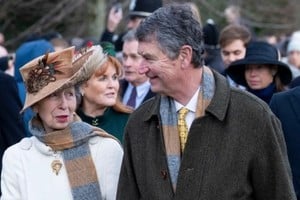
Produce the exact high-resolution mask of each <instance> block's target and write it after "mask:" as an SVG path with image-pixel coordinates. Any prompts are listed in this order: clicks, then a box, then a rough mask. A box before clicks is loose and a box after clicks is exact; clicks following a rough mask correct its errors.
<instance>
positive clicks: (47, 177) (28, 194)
mask: <svg viewBox="0 0 300 200" xmlns="http://www.w3.org/2000/svg"><path fill="white" fill-rule="evenodd" d="M74 49H75V48H74V47H71V48H68V49H64V50H62V51H57V52H53V53H48V54H46V55H44V56H41V57H38V58H36V59H33V60H32V61H30V62H28V63H27V64H25V65H24V66H23V67H22V68H20V72H21V74H22V77H23V78H24V82H25V83H26V86H27V87H26V88H27V90H26V101H25V104H24V107H23V109H22V110H23V111H24V110H26V109H27V108H29V107H32V110H33V111H34V112H35V113H36V115H35V116H34V117H33V118H32V119H31V121H30V131H31V134H32V135H33V136H32V137H30V138H24V139H23V140H21V141H20V142H19V143H17V144H15V145H13V146H11V147H9V148H8V149H7V150H6V151H5V153H4V156H3V169H2V175H1V177H2V179H1V187H2V197H1V199H3V200H5V199H15V200H17V199H22V200H23V199H30V200H41V199H43V200H48V199H49V200H50V199H51V200H53V199H64V200H68V199H70V200H71V199H73V200H82V199H89V200H99V199H107V200H114V199H115V195H116V189H117V183H118V178H119V171H120V166H121V161H122V155H123V151H122V147H121V145H120V143H119V142H118V141H117V140H116V139H115V138H114V137H113V136H111V135H109V134H108V133H106V132H105V131H104V130H102V129H99V128H97V127H93V126H91V125H89V124H87V123H85V122H82V121H81V120H80V118H79V117H78V116H77V115H76V114H75V109H76V106H77V98H76V97H77V90H78V89H77V87H78V84H79V85H80V83H82V82H84V81H85V80H86V79H88V78H89V77H90V75H91V73H92V72H93V71H94V69H93V67H96V66H99V65H101V63H102V62H103V61H104V60H105V59H106V58H105V55H104V54H103V52H102V48H101V47H100V46H94V47H92V48H90V49H87V50H83V51H81V54H79V55H76V56H75V58H76V59H75V60H74V62H73V63H72V59H73V53H74ZM91 62H93V63H94V64H95V65H90V63H91Z"/></svg>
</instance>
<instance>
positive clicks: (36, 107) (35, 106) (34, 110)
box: [31, 104, 39, 114]
mask: <svg viewBox="0 0 300 200" xmlns="http://www.w3.org/2000/svg"><path fill="white" fill-rule="evenodd" d="M31 109H32V111H33V112H34V113H35V114H37V113H38V112H39V109H38V106H37V104H34V105H32V106H31Z"/></svg>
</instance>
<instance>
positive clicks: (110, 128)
mask: <svg viewBox="0 0 300 200" xmlns="http://www.w3.org/2000/svg"><path fill="white" fill-rule="evenodd" d="M76 112H77V114H78V115H79V117H80V118H81V120H82V121H84V122H86V123H88V124H91V125H93V126H96V127H99V128H102V129H103V130H105V131H106V132H107V133H109V134H111V135H113V136H115V137H116V138H117V139H118V140H119V141H120V142H122V141H123V132H124V128H125V125H126V123H127V120H128V118H129V115H130V114H129V113H121V112H117V111H115V110H114V109H113V108H112V107H108V108H107V109H106V110H105V112H104V114H103V115H101V116H97V117H90V116H87V115H85V114H84V113H83V112H82V110H81V109H78V110H77V111H76Z"/></svg>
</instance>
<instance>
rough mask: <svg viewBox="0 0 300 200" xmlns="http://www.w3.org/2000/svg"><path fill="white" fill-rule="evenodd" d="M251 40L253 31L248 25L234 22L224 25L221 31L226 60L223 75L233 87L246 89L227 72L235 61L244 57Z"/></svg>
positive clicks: (220, 39)
mask: <svg viewBox="0 0 300 200" xmlns="http://www.w3.org/2000/svg"><path fill="white" fill-rule="evenodd" d="M250 41H251V33H250V31H249V30H248V29H247V27H245V26H242V25H237V24H232V25H228V26H226V27H224V28H223V29H222V30H221V32H220V38H219V44H220V48H221V56H222V60H223V62H224V67H225V69H224V71H223V73H222V74H223V75H225V76H226V78H227V81H228V82H229V84H230V85H231V86H233V87H237V88H240V89H245V88H244V87H243V86H241V85H238V84H237V83H235V82H234V81H233V80H232V79H231V77H230V76H228V75H227V74H226V68H227V67H228V66H229V65H230V64H231V63H232V62H234V61H236V60H239V59H242V58H244V57H245V54H246V47H247V44H248V43H249V42H250Z"/></svg>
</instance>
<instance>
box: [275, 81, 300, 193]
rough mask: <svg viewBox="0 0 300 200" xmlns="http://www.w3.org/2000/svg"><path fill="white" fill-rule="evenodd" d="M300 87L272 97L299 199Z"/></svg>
mask: <svg viewBox="0 0 300 200" xmlns="http://www.w3.org/2000/svg"><path fill="white" fill-rule="evenodd" d="M299 102H300V86H298V87H295V88H293V89H291V90H288V91H284V92H279V93H276V94H274V95H273V96H272V98H271V101H270V107H271V109H272V111H273V113H274V114H275V115H276V116H277V117H278V118H279V120H280V122H281V125H282V129H283V133H284V138H285V142H286V146H287V152H288V157H289V161H290V164H291V169H292V175H293V183H294V188H295V191H296V195H297V199H300V154H299V151H300V147H299V143H300V136H299V130H300V103H299Z"/></svg>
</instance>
